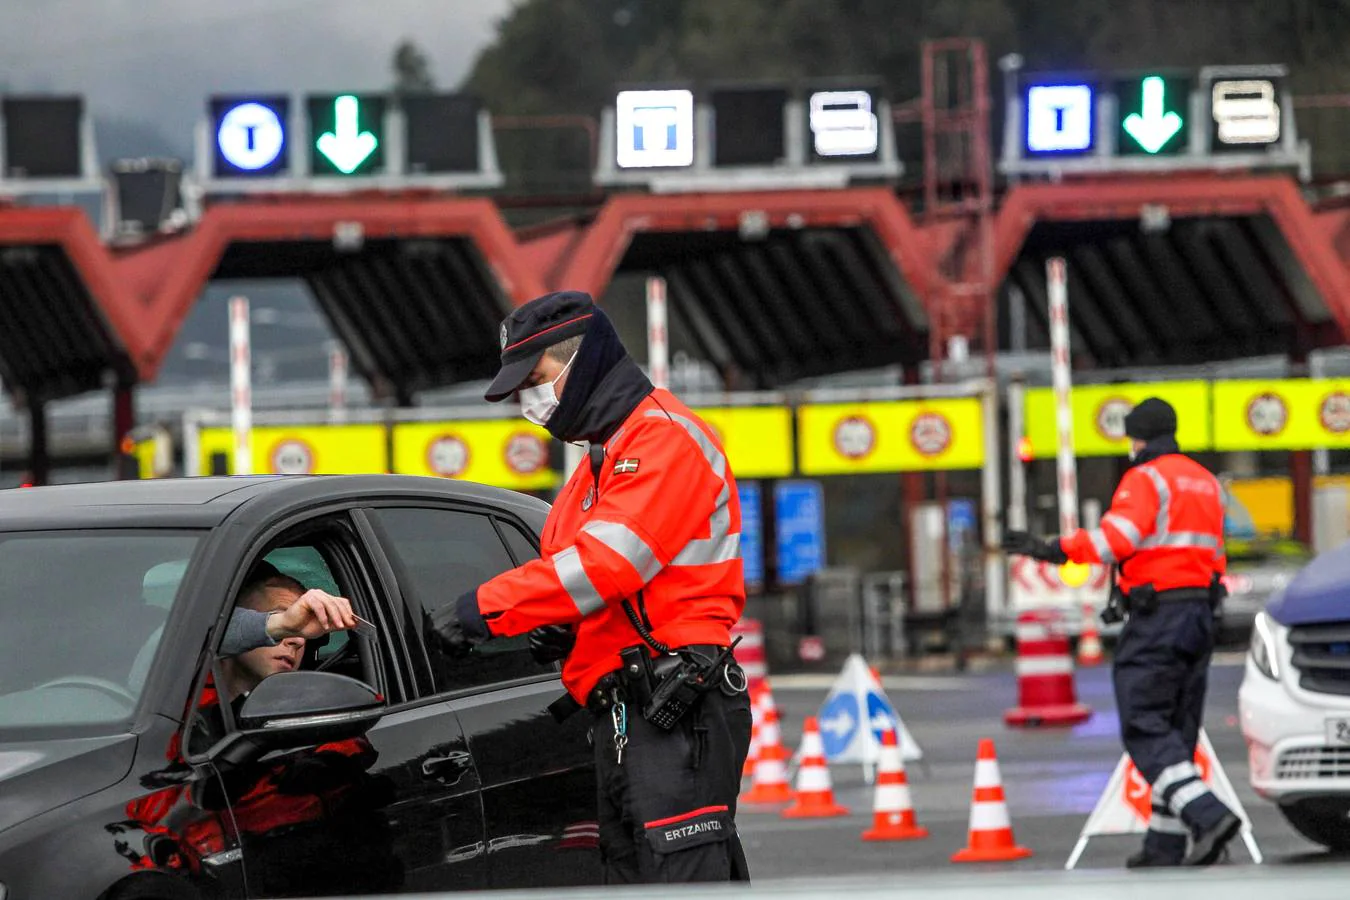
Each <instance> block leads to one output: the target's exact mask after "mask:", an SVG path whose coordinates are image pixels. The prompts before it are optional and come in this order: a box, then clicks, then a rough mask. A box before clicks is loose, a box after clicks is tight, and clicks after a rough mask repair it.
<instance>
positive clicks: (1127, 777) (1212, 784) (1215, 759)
mask: <svg viewBox="0 0 1350 900" xmlns="http://www.w3.org/2000/svg"><path fill="white" fill-rule="evenodd" d="M1195 759H1196V765H1198V766H1199V767H1200V770H1201V772H1203V773H1204V774H1205V784H1207V785H1209V789H1210V790H1211V791H1213V792H1214V796H1216V797H1218V798H1219V799H1220V800H1222V801H1223V803H1224V804H1225V805H1226V806H1227V807H1228V808H1229V809H1231V810H1233V811H1234V812H1236V813H1237V814H1238V817H1239V818H1241V819H1242V842H1243V843H1244V844H1246V845H1247V852H1248V854H1250V855H1251V858H1252V862H1254V863H1258V864H1259V863H1260V862H1261V860H1262V857H1261V850H1260V848H1259V847H1257V846H1256V838H1255V837H1254V836H1253V835H1252V820H1251V819H1250V818H1248V816H1247V810H1245V809H1243V807H1242V801H1240V800H1238V797H1237V792H1236V791H1234V790H1233V783H1232V782H1231V781H1229V780H1228V775H1227V773H1225V772H1224V770H1223V764H1222V763H1221V762H1219V756H1218V754H1216V753H1215V752H1214V745H1213V744H1211V743H1210V742H1209V735H1207V734H1205V730H1204V729H1203V728H1202V729H1200V739H1199V741H1198V742H1197V745H1196V753H1195ZM1151 797H1152V788H1150V787H1149V783H1148V782H1147V781H1145V780H1144V776H1143V775H1141V774H1140V773H1139V770H1138V769H1136V768H1135V767H1134V764H1133V763H1132V762H1130V757H1129V754H1125V753H1122V754H1121V756H1120V762H1118V763H1116V770H1115V771H1114V772H1113V773H1112V774H1111V780H1110V781H1109V782H1107V784H1106V790H1104V791H1102V795H1101V797H1100V798H1099V799H1098V800H1097V805H1096V806H1095V807H1094V808H1093V810H1092V815H1090V816H1088V820H1087V824H1086V825H1084V826H1083V830H1082V832H1080V833H1079V835H1078V843H1077V844H1075V845H1074V848H1073V853H1072V855H1070V856H1069V861H1068V862H1067V863H1065V864H1064V868H1066V869H1072V868H1073V867H1074V866H1075V865H1077V864H1078V859H1079V857H1081V856H1082V855H1083V850H1084V849H1086V848H1087V844H1088V841H1089V840H1090V839H1091V838H1094V837H1097V836H1099V835H1104V834H1143V833H1144V832H1146V831H1148V815H1147V814H1146V813H1144V812H1141V810H1147V809H1149V806H1150V802H1151Z"/></svg>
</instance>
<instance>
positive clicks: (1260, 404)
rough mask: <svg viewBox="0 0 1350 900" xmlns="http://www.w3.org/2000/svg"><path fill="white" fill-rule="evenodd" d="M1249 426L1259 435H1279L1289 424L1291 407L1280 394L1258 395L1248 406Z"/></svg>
mask: <svg viewBox="0 0 1350 900" xmlns="http://www.w3.org/2000/svg"><path fill="white" fill-rule="evenodd" d="M1247 424H1248V425H1250V426H1251V429H1252V431H1255V432H1256V433H1257V434H1263V435H1266V436H1267V437H1270V436H1272V435H1276V434H1279V433H1280V432H1281V431H1284V426H1286V425H1288V424H1289V405H1288V404H1287V403H1285V402H1284V398H1283V397H1281V396H1280V395H1279V394H1271V393H1265V394H1257V395H1256V396H1255V397H1253V398H1252V399H1251V402H1250V403H1248V404H1247Z"/></svg>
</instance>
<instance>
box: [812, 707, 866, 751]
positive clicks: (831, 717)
mask: <svg viewBox="0 0 1350 900" xmlns="http://www.w3.org/2000/svg"><path fill="white" fill-rule="evenodd" d="M818 718H819V721H820V739H821V743H823V744H824V745H825V755H826V756H827V757H835V756H838V755H839V754H841V753H843V752H844V751H845V750H847V749H848V746H849V744H851V743H853V739H854V737H855V736H856V735H857V733H858V726H859V725H860V724H861V723H862V715H861V711H860V710H859V709H858V698H857V697H855V696H854V695H853V694H851V693H839V694H835V695H834V696H833V697H831V698H830V699H829V700H827V701H826V702H825V705H824V706H823V707H821V710H820V716H819V717H818Z"/></svg>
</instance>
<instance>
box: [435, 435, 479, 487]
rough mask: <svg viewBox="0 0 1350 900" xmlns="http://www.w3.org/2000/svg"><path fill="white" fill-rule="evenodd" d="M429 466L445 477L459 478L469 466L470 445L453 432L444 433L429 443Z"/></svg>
mask: <svg viewBox="0 0 1350 900" xmlns="http://www.w3.org/2000/svg"><path fill="white" fill-rule="evenodd" d="M427 468H429V469H431V471H433V472H435V473H436V474H437V475H440V476H442V477H443V478H457V477H458V476H460V475H463V474H464V470H465V469H467V468H469V445H468V444H466V443H464V441H462V440H460V439H459V438H458V437H456V436H455V435H453V434H442V435H437V436H436V437H434V438H432V439H431V441H430V442H429V443H428V444H427Z"/></svg>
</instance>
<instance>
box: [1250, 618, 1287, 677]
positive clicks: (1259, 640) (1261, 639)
mask: <svg viewBox="0 0 1350 900" xmlns="http://www.w3.org/2000/svg"><path fill="white" fill-rule="evenodd" d="M1250 652H1251V656H1252V662H1253V663H1255V664H1256V668H1257V669H1258V670H1260V672H1261V674H1262V675H1264V676H1266V677H1267V678H1269V679H1272V680H1274V681H1279V680H1280V648H1279V646H1278V644H1277V643H1276V640H1275V624H1274V620H1273V619H1271V617H1270V614H1269V613H1267V612H1266V611H1265V610H1262V611H1261V612H1259V613H1257V614H1256V621H1255V622H1253V623H1252V645H1251V650H1250Z"/></svg>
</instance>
